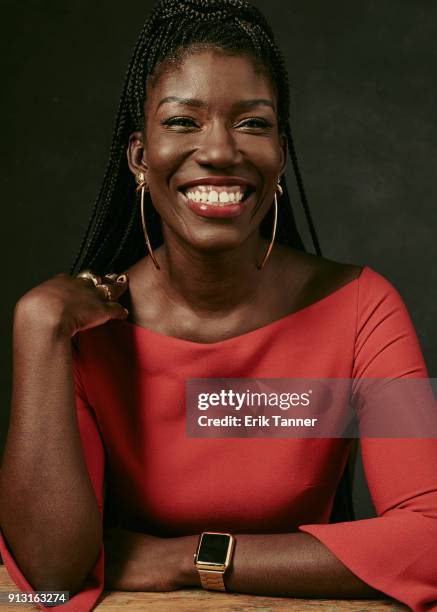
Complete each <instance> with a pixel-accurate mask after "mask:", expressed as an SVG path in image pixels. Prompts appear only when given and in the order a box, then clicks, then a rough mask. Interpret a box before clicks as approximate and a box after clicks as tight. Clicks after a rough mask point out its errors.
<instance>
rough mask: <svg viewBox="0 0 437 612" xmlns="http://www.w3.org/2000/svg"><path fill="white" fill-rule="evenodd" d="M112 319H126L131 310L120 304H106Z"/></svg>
mask: <svg viewBox="0 0 437 612" xmlns="http://www.w3.org/2000/svg"><path fill="white" fill-rule="evenodd" d="M106 305H107V309H108V312H109V314H110V317H111V319H125V318H126V317H127V316H128V315H129V310H128V309H127V308H125V307H124V306H122V305H121V304H119V303H118V302H106Z"/></svg>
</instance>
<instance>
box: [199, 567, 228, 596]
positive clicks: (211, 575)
mask: <svg viewBox="0 0 437 612" xmlns="http://www.w3.org/2000/svg"><path fill="white" fill-rule="evenodd" d="M198 572H199V576H200V583H201V585H202V587H203V588H204V589H208V590H213V591H226V587H225V583H224V581H223V574H224V572H219V571H214V570H202V569H199V570H198Z"/></svg>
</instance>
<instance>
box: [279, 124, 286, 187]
mask: <svg viewBox="0 0 437 612" xmlns="http://www.w3.org/2000/svg"><path fill="white" fill-rule="evenodd" d="M279 142H280V147H281V170H280V172H279V173H278V175H279V176H282V174H283V173H284V172H285V168H286V166H287V150H288V146H287V136H286V134H283V133H282V134H279Z"/></svg>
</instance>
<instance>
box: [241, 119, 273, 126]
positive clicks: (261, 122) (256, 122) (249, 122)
mask: <svg viewBox="0 0 437 612" xmlns="http://www.w3.org/2000/svg"><path fill="white" fill-rule="evenodd" d="M239 125H240V126H242V127H252V128H258V129H259V128H261V129H263V128H264V129H266V128H270V127H272V124H271V123H270V121H267V120H266V119H261V118H260V117H249V118H248V119H243V121H242V122H241V123H240V124H239Z"/></svg>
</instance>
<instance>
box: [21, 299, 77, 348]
mask: <svg viewBox="0 0 437 612" xmlns="http://www.w3.org/2000/svg"><path fill="white" fill-rule="evenodd" d="M13 323H14V335H18V336H20V335H21V334H26V336H27V337H28V336H29V334H32V336H34V337H35V335H39V334H40V335H41V336H42V337H44V338H47V337H50V338H53V339H56V340H61V341H64V340H65V341H66V340H71V331H70V329H71V324H69V323H67V322H66V321H65V320H64V319H63V317H61V316H60V315H59V313H58V312H54V311H53V310H51V309H49V308H44V307H42V306H41V305H40V304H39V303H38V302H37V301H36V300H32V299H30V298H21V299H20V300H19V301H18V302H17V304H16V305H15V309H14V316H13Z"/></svg>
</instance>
